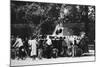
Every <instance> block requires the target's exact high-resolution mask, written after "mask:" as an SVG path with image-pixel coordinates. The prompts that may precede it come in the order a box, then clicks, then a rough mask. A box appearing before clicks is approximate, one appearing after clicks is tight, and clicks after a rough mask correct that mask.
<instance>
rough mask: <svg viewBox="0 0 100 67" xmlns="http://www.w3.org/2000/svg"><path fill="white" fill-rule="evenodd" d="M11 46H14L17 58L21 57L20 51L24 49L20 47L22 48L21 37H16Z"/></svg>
mask: <svg viewBox="0 0 100 67" xmlns="http://www.w3.org/2000/svg"><path fill="white" fill-rule="evenodd" d="M13 47H15V48H16V56H18V59H19V58H21V59H22V52H23V51H24V49H22V48H23V42H22V39H21V38H20V37H19V36H17V37H16V41H15V43H14V45H13Z"/></svg>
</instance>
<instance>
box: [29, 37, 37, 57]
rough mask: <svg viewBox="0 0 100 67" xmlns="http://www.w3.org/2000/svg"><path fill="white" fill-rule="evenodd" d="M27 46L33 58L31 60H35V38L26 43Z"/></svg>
mask: <svg viewBox="0 0 100 67" xmlns="http://www.w3.org/2000/svg"><path fill="white" fill-rule="evenodd" d="M28 44H29V45H30V46H31V54H30V55H31V57H32V58H33V59H36V55H37V44H38V43H37V40H36V38H34V39H30V40H29V41H28Z"/></svg>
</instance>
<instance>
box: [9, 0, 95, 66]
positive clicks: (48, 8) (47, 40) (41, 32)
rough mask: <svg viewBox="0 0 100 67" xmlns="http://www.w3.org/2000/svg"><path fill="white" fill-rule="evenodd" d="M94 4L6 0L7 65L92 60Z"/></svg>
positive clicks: (93, 59)
mask: <svg viewBox="0 0 100 67" xmlns="http://www.w3.org/2000/svg"><path fill="white" fill-rule="evenodd" d="M95 46H96V45H95V5H80V4H69V3H48V2H37V1H21V0H10V66H30V65H31V66H34V65H44V64H59V63H76V62H90V61H95V60H96V59H95V58H96V57H95V55H96V51H95Z"/></svg>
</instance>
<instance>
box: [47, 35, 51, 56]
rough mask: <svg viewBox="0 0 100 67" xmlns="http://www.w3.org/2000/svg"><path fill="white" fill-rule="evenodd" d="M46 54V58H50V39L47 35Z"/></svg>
mask: <svg viewBox="0 0 100 67" xmlns="http://www.w3.org/2000/svg"><path fill="white" fill-rule="evenodd" d="M46 40H47V41H46V45H47V47H46V55H47V58H51V51H52V40H51V39H50V38H49V35H48V36H47V38H46Z"/></svg>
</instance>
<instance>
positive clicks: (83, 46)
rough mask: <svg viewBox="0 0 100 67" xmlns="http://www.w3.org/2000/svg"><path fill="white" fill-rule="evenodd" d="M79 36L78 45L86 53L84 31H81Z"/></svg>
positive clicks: (86, 39) (86, 46)
mask: <svg viewBox="0 0 100 67" xmlns="http://www.w3.org/2000/svg"><path fill="white" fill-rule="evenodd" d="M80 37H81V40H80V42H79V47H80V48H81V49H82V50H83V53H88V52H89V51H88V38H87V37H86V35H85V32H81V36H80Z"/></svg>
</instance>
